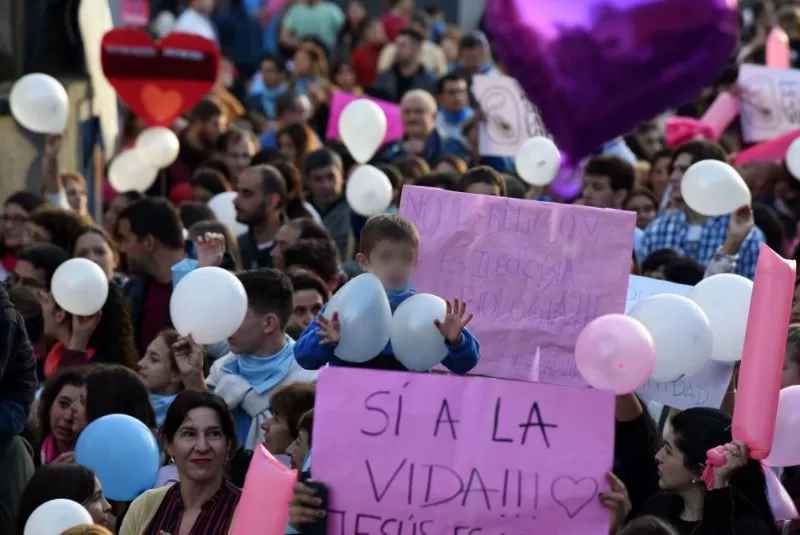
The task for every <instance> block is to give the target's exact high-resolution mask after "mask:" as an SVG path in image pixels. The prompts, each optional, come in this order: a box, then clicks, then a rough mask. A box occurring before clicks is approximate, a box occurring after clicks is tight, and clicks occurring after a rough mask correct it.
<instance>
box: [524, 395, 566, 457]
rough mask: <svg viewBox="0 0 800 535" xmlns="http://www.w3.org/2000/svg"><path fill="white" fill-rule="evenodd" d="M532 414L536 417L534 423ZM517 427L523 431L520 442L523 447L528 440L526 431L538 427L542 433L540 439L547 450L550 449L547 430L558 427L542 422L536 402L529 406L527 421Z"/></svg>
mask: <svg viewBox="0 0 800 535" xmlns="http://www.w3.org/2000/svg"><path fill="white" fill-rule="evenodd" d="M534 414H535V415H536V421H535V422H534V421H533V416H534ZM519 426H520V427H521V428H522V429H523V430H524V431H523V432H522V441H521V443H522V445H523V446H524V445H525V440H526V439H527V438H528V429H530V428H531V427H538V428H539V430H540V431H541V433H542V439H543V440H544V443H545V446H547V447H548V448H550V440H548V438H547V428H548V427H552V428H557V427H558V425H557V424H546V423H544V421H543V420H542V413H541V412H540V411H539V403H537V402H536V401H534V402H533V405H531V410H530V411H529V412H528V421H527V422H525V423H522V424H519Z"/></svg>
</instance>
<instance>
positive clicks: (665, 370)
mask: <svg viewBox="0 0 800 535" xmlns="http://www.w3.org/2000/svg"><path fill="white" fill-rule="evenodd" d="M628 316H630V317H632V318H635V319H637V320H639V321H640V322H641V323H642V325H644V326H645V327H646V328H647V330H648V331H650V334H651V335H652V337H653V341H654V342H655V344H656V366H655V369H653V373H652V375H651V376H650V377H651V378H652V379H655V380H656V381H675V380H677V379H680V378H681V377H691V376H692V375H694V374H695V373H697V372H698V371H700V369H701V368H702V367H703V366H704V365H705V364H706V362H707V361H708V359H709V357H710V356H711V350H712V349H713V345H714V336H713V335H712V334H711V327H710V325H709V322H708V317H707V316H706V314H705V312H703V310H702V309H701V308H700V307H699V306H698V305H697V304H696V303H695V302H694V301H692V300H691V299H689V298H688V297H683V296H682V295H672V294H659V295H654V296H652V297H648V298H647V299H645V300H644V301H640V302H639V303H638V304H637V305H636V306H635V307H633V309H631V311H630V312H629V313H628Z"/></svg>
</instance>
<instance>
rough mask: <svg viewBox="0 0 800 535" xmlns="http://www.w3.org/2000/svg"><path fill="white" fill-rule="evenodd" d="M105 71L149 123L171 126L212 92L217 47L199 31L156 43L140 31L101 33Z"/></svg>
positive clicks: (215, 72)
mask: <svg viewBox="0 0 800 535" xmlns="http://www.w3.org/2000/svg"><path fill="white" fill-rule="evenodd" d="M101 61H102V65H103V74H105V75H106V78H108V81H109V83H110V84H111V85H112V86H113V87H114V89H116V90H117V94H118V95H119V98H121V99H122V101H123V102H124V103H125V104H127V105H128V107H129V108H130V109H131V110H133V112H134V113H136V115H138V116H139V117H140V118H141V119H142V120H143V121H144V122H145V123H147V124H148V125H149V126H170V125H171V124H172V122H173V121H174V120H175V119H177V118H178V117H180V116H181V115H182V114H183V113H184V112H186V111H187V110H189V109H190V108H191V107H192V106H194V105H195V104H197V103H198V102H199V101H200V100H202V99H203V98H204V97H205V96H206V95H208V93H209V91H210V90H211V88H212V87H213V86H214V83H215V82H216V80H217V73H218V71H219V47H218V46H217V45H216V43H214V42H213V41H209V40H208V39H205V38H203V37H200V36H198V35H192V34H188V33H171V34H169V35H168V36H166V37H165V38H164V39H162V40H161V41H159V42H158V43H155V42H153V40H152V39H151V38H150V36H149V35H147V34H146V33H145V32H143V31H141V30H135V29H132V28H119V29H116V30H111V31H109V32H107V33H106V34H105V35H104V36H103V44H102V52H101Z"/></svg>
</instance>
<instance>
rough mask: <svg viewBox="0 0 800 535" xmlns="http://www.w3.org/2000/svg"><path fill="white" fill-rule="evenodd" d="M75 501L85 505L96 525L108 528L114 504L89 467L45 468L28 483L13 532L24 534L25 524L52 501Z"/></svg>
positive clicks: (69, 465)
mask: <svg viewBox="0 0 800 535" xmlns="http://www.w3.org/2000/svg"><path fill="white" fill-rule="evenodd" d="M58 499H64V500H72V501H73V502H78V503H79V504H81V505H83V506H84V507H85V508H86V510H87V511H89V514H90V515H92V520H93V521H94V523H95V524H96V525H99V526H106V525H107V524H108V515H109V513H110V512H111V505H110V504H109V503H108V501H107V500H106V498H105V496H103V486H102V485H101V484H100V481H98V479H97V478H96V477H95V475H94V472H92V470H91V469H90V468H86V467H85V466H82V465H79V464H67V465H61V466H43V467H41V468H39V469H38V470H36V472H35V473H34V474H33V477H32V478H31V479H30V481H28V485H27V486H26V487H25V491H24V492H23V493H22V498H20V502H19V506H18V507H17V519H16V523H15V524H16V526H15V529H14V533H15V534H16V535H22V534H23V533H24V531H25V523H26V522H28V519H29V518H30V516H31V515H32V514H33V512H34V511H35V510H36V509H37V508H38V507H39V506H40V505H43V504H45V503H47V502H49V501H51V500H58Z"/></svg>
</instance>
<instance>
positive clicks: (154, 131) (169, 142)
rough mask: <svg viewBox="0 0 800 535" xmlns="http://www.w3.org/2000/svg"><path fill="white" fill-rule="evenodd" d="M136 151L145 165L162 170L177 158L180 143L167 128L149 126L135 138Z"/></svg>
mask: <svg viewBox="0 0 800 535" xmlns="http://www.w3.org/2000/svg"><path fill="white" fill-rule="evenodd" d="M136 150H137V151H138V152H139V155H140V157H141V158H142V161H144V162H145V163H146V164H149V165H152V166H153V167H156V168H158V169H163V168H165V167H169V166H170V165H172V162H174V161H175V160H176V159H177V158H178V153H179V152H180V150H181V143H180V141H178V136H176V135H175V132H173V131H172V130H170V129H169V128H166V127H163V126H151V127H150V128H145V129H144V130H142V133H141V134H139V136H138V137H137V138H136Z"/></svg>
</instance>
